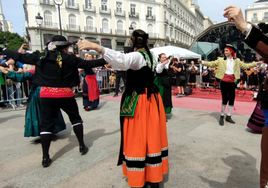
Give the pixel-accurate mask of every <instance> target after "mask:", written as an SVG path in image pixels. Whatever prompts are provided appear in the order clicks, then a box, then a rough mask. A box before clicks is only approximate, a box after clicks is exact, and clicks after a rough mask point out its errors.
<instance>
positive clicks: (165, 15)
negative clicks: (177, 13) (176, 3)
mask: <svg viewBox="0 0 268 188" xmlns="http://www.w3.org/2000/svg"><path fill="white" fill-rule="evenodd" d="M164 18H165V19H167V12H166V11H164Z"/></svg>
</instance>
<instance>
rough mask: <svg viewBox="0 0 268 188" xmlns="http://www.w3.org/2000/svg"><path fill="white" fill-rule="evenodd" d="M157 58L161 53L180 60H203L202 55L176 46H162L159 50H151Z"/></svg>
mask: <svg viewBox="0 0 268 188" xmlns="http://www.w3.org/2000/svg"><path fill="white" fill-rule="evenodd" d="M150 51H152V52H153V53H154V54H155V55H156V56H158V55H159V54H161V53H165V54H166V56H167V57H168V56H170V55H172V56H174V57H175V58H178V59H180V58H181V57H183V58H184V59H201V55H199V54H197V53H194V52H192V51H190V50H187V49H185V48H180V47H176V46H162V47H157V48H152V49H150Z"/></svg>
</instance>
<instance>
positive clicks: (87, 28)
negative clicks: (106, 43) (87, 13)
mask: <svg viewBox="0 0 268 188" xmlns="http://www.w3.org/2000/svg"><path fill="white" fill-rule="evenodd" d="M85 32H89V33H97V28H96V27H92V26H85Z"/></svg>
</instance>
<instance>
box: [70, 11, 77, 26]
mask: <svg viewBox="0 0 268 188" xmlns="http://www.w3.org/2000/svg"><path fill="white" fill-rule="evenodd" d="M69 29H76V16H75V15H74V14H70V15H69Z"/></svg>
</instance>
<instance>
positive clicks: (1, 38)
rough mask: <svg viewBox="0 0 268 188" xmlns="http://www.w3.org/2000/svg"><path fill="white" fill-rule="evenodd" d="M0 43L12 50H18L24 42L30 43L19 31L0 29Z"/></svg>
mask: <svg viewBox="0 0 268 188" xmlns="http://www.w3.org/2000/svg"><path fill="white" fill-rule="evenodd" d="M0 44H3V45H4V46H5V47H6V48H8V49H10V50H17V49H18V48H19V47H20V46H21V45H22V44H28V43H27V42H26V41H25V40H24V38H22V37H21V36H19V35H18V33H10V32H9V31H0Z"/></svg>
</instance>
